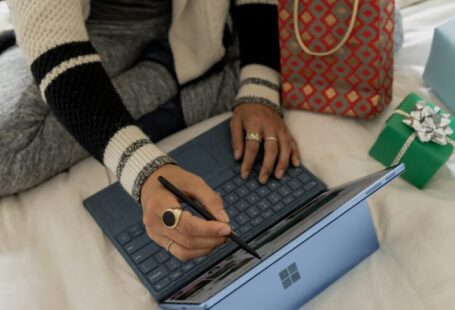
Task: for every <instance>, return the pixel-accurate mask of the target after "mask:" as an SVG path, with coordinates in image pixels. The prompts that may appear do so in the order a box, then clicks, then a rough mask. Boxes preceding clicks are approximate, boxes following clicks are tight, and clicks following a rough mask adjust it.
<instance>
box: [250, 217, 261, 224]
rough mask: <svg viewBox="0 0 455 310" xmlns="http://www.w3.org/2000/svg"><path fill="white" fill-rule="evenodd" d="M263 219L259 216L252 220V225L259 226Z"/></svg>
mask: <svg viewBox="0 0 455 310" xmlns="http://www.w3.org/2000/svg"><path fill="white" fill-rule="evenodd" d="M262 221H263V219H262V217H260V216H258V217H256V218H254V219H253V220H252V221H251V225H253V226H258V225H259V224H261V223H262Z"/></svg>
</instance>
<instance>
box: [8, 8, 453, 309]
mask: <svg viewBox="0 0 455 310" xmlns="http://www.w3.org/2000/svg"><path fill="white" fill-rule="evenodd" d="M402 13H403V16H404V27H405V36H406V37H405V42H404V46H403V49H402V50H401V51H400V52H399V53H398V55H397V58H396V67H395V68H396V74H395V84H394V99H393V104H392V106H391V107H389V108H388V109H387V110H386V112H385V113H384V114H383V115H381V116H380V117H379V118H378V119H375V120H372V121H360V122H359V121H356V120H352V119H345V118H337V117H332V116H327V115H320V114H313V113H309V112H303V111H292V112H289V113H287V114H286V117H285V119H286V122H287V123H288V124H289V126H290V129H291V131H292V132H293V133H294V134H295V135H296V139H297V140H298V143H299V146H300V149H301V152H302V158H303V162H304V164H305V165H306V166H307V167H308V168H310V169H311V170H312V171H313V172H314V173H315V174H316V175H318V176H319V177H320V178H321V179H322V180H324V181H325V182H326V183H328V184H329V185H336V184H339V183H343V182H345V181H349V180H352V179H355V178H357V177H360V176H363V175H365V174H367V173H370V172H373V171H376V170H379V169H381V168H382V166H381V164H379V163H378V162H376V161H375V160H374V159H372V158H370V157H369V156H368V150H369V148H370V147H371V145H372V144H373V142H374V140H375V139H376V137H377V135H378V134H379V132H380V130H381V128H382V126H383V124H384V121H385V119H386V118H387V117H388V115H390V113H392V111H393V109H394V108H395V107H396V105H397V104H398V103H399V102H400V101H401V100H402V99H403V98H404V97H405V95H407V94H408V93H409V92H412V91H416V92H417V93H418V94H419V95H421V96H423V97H424V98H425V99H428V100H430V101H433V102H437V103H438V100H437V98H436V96H434V95H433V94H432V93H431V92H430V91H429V89H427V88H426V86H425V84H424V82H423V80H422V77H421V75H422V73H423V69H424V64H425V62H426V59H427V57H428V53H429V49H430V43H431V38H432V34H433V28H434V27H435V26H436V25H437V24H439V23H440V22H442V21H443V20H444V19H446V18H448V17H450V16H453V15H455V2H453V1H451V0H431V1H426V2H423V3H420V4H416V5H413V6H410V7H408V8H406V9H404V10H403V12H402ZM227 116H228V115H227V114H226V115H224V116H220V117H216V118H214V119H211V120H208V121H206V122H204V123H202V124H199V125H196V126H194V127H192V128H190V129H188V130H185V131H183V132H181V133H179V134H176V135H174V136H172V137H170V138H168V139H166V140H164V141H162V142H161V143H160V144H159V146H160V147H161V148H162V149H163V150H164V151H169V150H170V149H172V148H174V147H176V146H177V145H179V144H181V143H184V142H185V141H187V140H188V139H190V138H191V137H192V136H194V135H195V134H196V133H199V132H202V131H204V130H206V129H207V128H209V127H210V126H212V125H214V124H215V123H217V122H219V121H221V120H222V119H224V118H225V117H227ZM321 128H324V129H323V130H321ZM112 182H114V179H113V177H112V176H110V175H109V174H108V173H107V170H106V169H105V168H104V167H102V166H101V165H100V164H99V163H97V162H96V161H95V160H94V159H88V160H85V161H83V162H82V163H80V164H78V165H77V166H75V167H73V168H72V169H71V170H70V171H69V172H68V173H63V174H61V175H59V176H57V177H55V178H54V179H52V180H50V181H48V182H46V183H44V184H42V185H41V186H39V187H37V188H35V189H32V190H29V191H27V192H25V193H22V194H20V195H17V196H13V197H6V198H3V199H0V309H46V310H53V309H84V310H85V309H89V310H90V309H137V310H141V309H144V310H145V309H147V310H150V309H157V305H156V303H155V302H154V300H153V298H152V297H151V296H150V294H149V293H148V291H147V290H146V289H145V288H144V287H143V285H142V284H141V283H140V282H139V280H138V279H137V278H136V276H135V274H134V273H133V271H132V270H131V268H130V267H129V266H128V265H127V264H126V262H125V261H124V260H123V258H122V257H121V256H120V254H119V253H118V252H117V251H116V250H115V249H114V247H113V246H112V245H111V244H110V242H109V240H108V239H107V238H106V237H105V236H104V235H103V233H102V232H101V230H100V228H99V227H98V226H97V225H96V224H95V222H94V221H93V219H92V218H91V217H90V215H89V214H88V213H87V212H86V211H85V209H84V208H83V206H82V200H83V199H84V198H85V197H88V196H89V195H91V194H93V193H95V192H97V191H98V190H100V189H101V188H103V187H105V186H106V185H107V184H109V183H112ZM454 188H455V179H454V178H453V177H452V175H451V174H450V173H449V171H448V169H447V168H443V169H441V171H440V172H439V173H438V174H437V176H436V177H435V178H434V180H432V181H431V183H430V184H429V185H428V186H427V187H426V188H425V190H423V191H421V190H418V189H416V188H414V187H413V186H412V185H409V184H408V183H406V182H405V181H403V180H401V179H399V180H396V181H394V182H393V183H392V184H390V185H388V186H387V187H386V188H384V189H383V190H381V191H380V192H378V193H377V194H376V195H374V196H373V197H372V199H371V200H370V206H371V211H372V214H373V218H374V222H375V226H376V228H377V232H378V237H379V240H380V243H381V247H380V249H379V250H378V251H377V252H376V253H375V254H373V255H372V256H371V257H369V258H368V259H366V260H365V261H363V262H362V263H361V264H360V265H359V266H357V267H356V268H354V269H353V270H352V271H351V272H349V273H348V274H346V275H345V276H343V277H342V278H341V279H340V280H338V281H337V282H336V283H334V284H333V285H332V286H331V287H329V288H328V289H326V290H325V291H324V292H322V293H321V294H320V295H318V296H317V297H316V298H315V299H313V300H312V301H310V302H309V303H308V304H307V305H305V306H304V307H303V309H305V310H308V309H349V310H351V309H381V310H382V309H413V310H414V309H453V308H455V268H454V262H455V225H454V223H455V208H454V206H455V191H454V190H453V189H454Z"/></svg>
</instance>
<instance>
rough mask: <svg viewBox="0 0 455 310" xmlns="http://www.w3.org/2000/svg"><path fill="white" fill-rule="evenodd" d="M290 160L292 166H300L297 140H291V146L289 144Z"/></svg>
mask: <svg viewBox="0 0 455 310" xmlns="http://www.w3.org/2000/svg"><path fill="white" fill-rule="evenodd" d="M291 160H292V165H294V167H299V166H300V161H301V159H300V151H299V147H298V145H297V142H295V140H293V141H292V146H291Z"/></svg>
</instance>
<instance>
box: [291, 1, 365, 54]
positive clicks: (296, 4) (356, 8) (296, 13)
mask: <svg viewBox="0 0 455 310" xmlns="http://www.w3.org/2000/svg"><path fill="white" fill-rule="evenodd" d="M299 3H300V1H299V0H294V32H295V36H296V37H297V42H299V45H300V47H301V48H302V50H303V51H304V52H305V53H307V54H309V55H312V56H329V55H332V54H334V53H336V52H337V51H338V50H339V49H340V48H342V47H343V45H344V44H345V43H346V42H347V41H348V39H349V37H350V36H351V33H352V30H353V29H354V24H355V20H356V19H357V13H358V11H359V3H360V0H354V7H353V10H352V16H351V21H350V22H349V27H348V30H347V31H346V34H345V35H344V37H343V39H342V40H341V41H340V43H338V45H337V46H335V47H334V48H333V49H331V50H329V51H327V52H314V51H312V50H310V49H309V48H308V47H307V46H306V45H305V43H304V42H303V40H302V38H301V37H300V29H299Z"/></svg>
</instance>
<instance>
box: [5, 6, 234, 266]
mask: <svg viewBox="0 0 455 310" xmlns="http://www.w3.org/2000/svg"><path fill="white" fill-rule="evenodd" d="M8 3H9V5H10V8H11V15H12V18H13V22H14V24H15V28H16V34H17V39H18V43H19V45H20V47H21V48H22V50H23V51H24V53H25V55H26V57H27V60H28V62H29V64H30V65H31V69H32V73H33V76H34V78H35V81H36V83H37V85H38V86H39V88H40V91H41V94H42V96H43V98H44V100H46V102H47V103H48V104H49V107H50V109H51V110H52V112H53V113H54V114H55V115H56V117H57V119H58V120H59V121H60V122H61V123H62V125H63V126H64V127H65V128H66V129H67V130H68V131H69V132H70V133H71V134H72V135H73V136H74V138H75V139H76V140H77V141H78V142H79V143H80V144H81V145H82V146H83V147H84V148H85V149H87V150H88V151H89V152H90V153H91V154H92V155H93V156H94V157H95V158H96V159H97V160H99V161H100V162H102V163H104V165H105V166H106V167H108V168H109V169H110V170H111V171H112V172H114V173H115V174H116V175H117V177H118V179H119V181H120V183H121V184H122V185H123V187H124V188H125V190H126V191H128V193H130V194H131V195H132V197H133V198H134V199H136V201H138V202H140V203H141V205H142V208H143V214H144V218H143V221H144V224H145V225H146V228H147V233H148V235H149V237H151V238H152V239H153V240H154V241H155V242H156V243H157V244H159V245H161V246H162V247H165V248H166V247H167V245H168V244H169V241H170V240H172V241H173V242H174V243H173V246H172V249H171V250H170V251H171V253H172V254H174V255H175V256H176V257H178V258H180V259H190V258H194V257H198V256H202V255H207V254H208V253H210V252H211V251H212V250H213V248H214V247H215V246H217V245H220V244H223V243H224V242H225V241H226V236H227V235H229V233H230V228H229V226H228V225H227V224H226V223H222V222H218V221H210V222H207V221H203V220H201V219H199V218H197V217H194V216H192V215H191V214H190V213H189V212H187V211H185V212H184V213H183V215H182V221H181V222H182V223H181V224H179V227H178V228H176V229H168V228H166V227H164V225H163V224H162V222H161V214H162V213H163V211H164V210H165V209H167V208H172V207H177V206H179V202H178V200H177V198H176V197H175V196H173V195H172V194H171V193H170V192H168V191H166V190H165V189H164V188H163V187H162V186H161V185H160V184H159V182H158V181H157V176H158V175H163V176H165V177H166V178H168V179H170V180H173V181H174V182H175V183H176V185H177V186H179V188H181V189H183V190H184V191H185V192H187V193H189V194H191V195H192V196H194V197H196V198H197V199H198V200H199V201H201V202H202V203H203V204H205V205H206V206H207V209H208V210H210V211H211V212H212V214H214V215H215V216H216V217H217V218H218V219H219V220H220V221H224V222H227V221H228V217H227V215H226V214H225V213H224V211H223V204H222V201H221V198H220V197H219V196H217V194H216V193H215V192H214V191H213V190H212V189H210V188H209V187H208V185H207V184H205V182H204V181H203V180H202V179H200V178H199V177H197V176H195V175H193V174H191V173H189V172H187V171H184V170H183V169H182V168H180V167H178V166H176V165H170V163H174V161H173V160H172V159H171V158H170V157H169V156H167V155H166V154H164V153H163V152H162V151H161V150H160V149H159V148H157V147H156V146H155V145H154V144H153V143H152V142H151V141H150V140H149V138H148V137H147V136H146V135H145V134H144V133H143V132H142V131H141V130H140V129H139V127H138V126H136V125H135V122H134V120H133V118H132V117H131V115H130V114H129V113H128V111H127V109H126V108H125V106H124V105H123V103H122V101H121V99H120V97H119V95H118V94H117V93H116V91H115V89H114V87H113V85H112V83H111V81H110V79H109V77H108V76H107V74H106V72H105V71H104V69H103V67H102V65H101V62H100V57H99V55H98V54H97V53H96V51H95V50H94V48H93V47H92V45H91V44H90V42H89V39H88V34H87V31H86V29H85V23H84V18H83V12H82V9H83V8H82V5H81V2H80V0H8Z"/></svg>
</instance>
